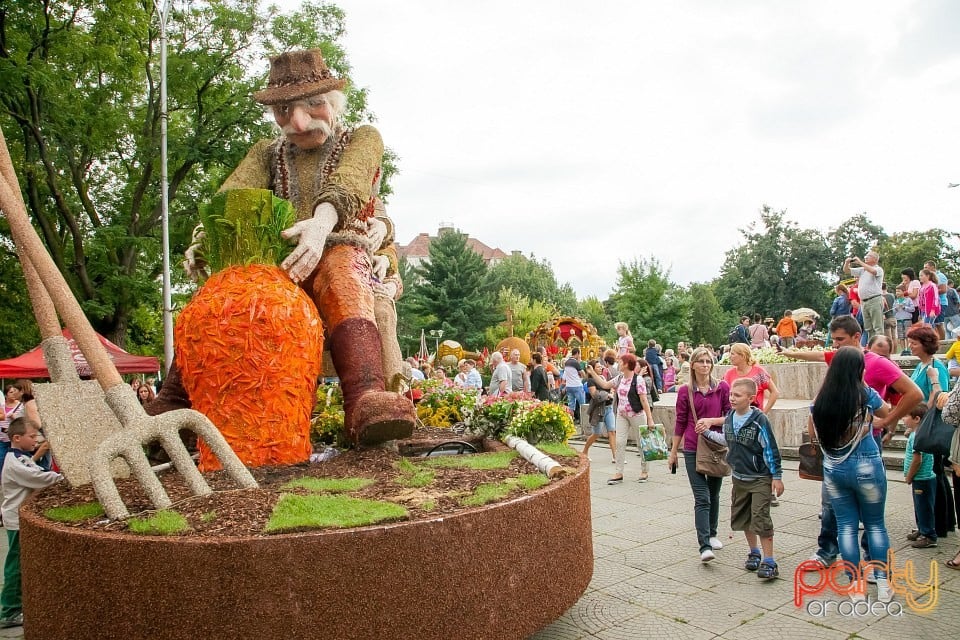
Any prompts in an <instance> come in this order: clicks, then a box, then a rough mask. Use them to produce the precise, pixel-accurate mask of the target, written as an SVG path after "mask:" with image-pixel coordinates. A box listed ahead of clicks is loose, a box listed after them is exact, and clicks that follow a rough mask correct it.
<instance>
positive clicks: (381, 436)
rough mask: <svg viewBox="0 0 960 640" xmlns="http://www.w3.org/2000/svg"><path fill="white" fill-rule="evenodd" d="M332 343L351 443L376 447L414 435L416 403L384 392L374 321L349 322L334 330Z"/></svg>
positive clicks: (378, 340) (332, 354) (377, 335)
mask: <svg viewBox="0 0 960 640" xmlns="http://www.w3.org/2000/svg"><path fill="white" fill-rule="evenodd" d="M329 341H330V355H331V356H332V357H333V364H334V366H335V367H336V369H337V374H338V375H339V376H340V388H341V390H342V391H343V412H344V427H345V428H346V431H347V435H348V436H349V437H350V439H351V440H352V441H353V442H354V443H356V444H377V443H380V442H385V441H387V440H396V439H397V438H405V437H407V436H409V435H410V434H411V433H413V423H414V419H415V416H416V413H415V411H414V408H413V403H412V402H410V400H409V399H407V398H405V397H403V396H401V395H400V394H398V393H393V392H391V391H385V390H384V379H383V362H382V360H381V353H380V348H381V345H380V332H379V331H378V330H377V325H376V324H374V322H373V321H372V320H365V319H363V318H349V319H347V320H344V321H343V322H341V323H340V324H339V325H337V326H336V327H334V329H333V330H332V331H331V332H330V338H329Z"/></svg>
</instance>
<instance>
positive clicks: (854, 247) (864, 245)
mask: <svg viewBox="0 0 960 640" xmlns="http://www.w3.org/2000/svg"><path fill="white" fill-rule="evenodd" d="M886 239H887V234H886V232H885V231H884V230H883V227H881V226H879V225H876V224H874V223H873V222H871V221H870V219H869V218H867V214H866V213H860V214H857V215H855V216H853V217H851V218H849V219H847V220H845V221H844V222H843V223H842V224H840V226H839V227H837V228H836V229H832V230H831V231H830V232H829V233H828V234H827V244H828V245H829V246H830V252H831V254H832V255H833V264H834V269H833V273H834V275H835V276H836V279H837V280H840V279H842V277H843V261H844V260H846V259H847V258H849V257H853V256H856V257H859V258H863V256H864V255H866V253H867V252H868V251H870V250H871V249H875V248H877V247H878V246H880V244H881V243H883V242H884V241H885V240H886Z"/></svg>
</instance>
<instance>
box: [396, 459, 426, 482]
mask: <svg viewBox="0 0 960 640" xmlns="http://www.w3.org/2000/svg"><path fill="white" fill-rule="evenodd" d="M394 466H395V467H396V468H397V471H399V472H400V474H401V475H400V477H399V478H397V484H399V485H400V486H401V487H413V488H420V487H425V486H427V485H428V484H430V483H431V482H433V479H434V478H435V477H436V475H437V474H436V472H435V471H432V470H430V469H422V468H420V466H419V465H416V464H414V463H412V462H410V461H409V460H407V459H406V458H403V459H402V460H399V461H398V462H397V463H396V464H395V465H394Z"/></svg>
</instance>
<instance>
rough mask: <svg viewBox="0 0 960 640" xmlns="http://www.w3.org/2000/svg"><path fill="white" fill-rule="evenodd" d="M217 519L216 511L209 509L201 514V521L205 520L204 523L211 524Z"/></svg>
mask: <svg viewBox="0 0 960 640" xmlns="http://www.w3.org/2000/svg"><path fill="white" fill-rule="evenodd" d="M216 519H217V512H216V511H207V512H206V513H205V514H203V515H202V516H200V522H203V523H204V524H209V523H211V522H213V521H214V520H216Z"/></svg>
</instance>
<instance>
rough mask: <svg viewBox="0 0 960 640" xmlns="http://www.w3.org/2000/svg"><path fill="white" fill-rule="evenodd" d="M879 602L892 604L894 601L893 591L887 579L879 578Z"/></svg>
mask: <svg viewBox="0 0 960 640" xmlns="http://www.w3.org/2000/svg"><path fill="white" fill-rule="evenodd" d="M877 600H879V601H880V602H890V601H891V600H893V589H891V588H890V583H888V582H887V579H886V578H877Z"/></svg>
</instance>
